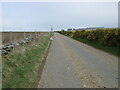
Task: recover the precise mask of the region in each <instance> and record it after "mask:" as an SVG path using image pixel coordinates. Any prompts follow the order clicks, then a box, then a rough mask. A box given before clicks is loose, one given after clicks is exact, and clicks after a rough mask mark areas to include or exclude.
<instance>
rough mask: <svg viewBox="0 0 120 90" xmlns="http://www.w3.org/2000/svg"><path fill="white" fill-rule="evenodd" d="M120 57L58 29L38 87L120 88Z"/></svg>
mask: <svg viewBox="0 0 120 90" xmlns="http://www.w3.org/2000/svg"><path fill="white" fill-rule="evenodd" d="M117 87H118V58H117V57H116V56H113V55H110V54H108V53H105V52H103V51H100V50H97V49H95V48H93V47H90V46H88V45H86V44H83V43H80V42H78V41H76V40H73V39H71V38H68V37H66V36H63V35H60V34H58V33H55V35H54V40H53V42H52V44H51V47H50V51H49V55H48V57H47V60H46V64H45V66H44V69H43V73H42V76H41V80H40V82H39V85H38V88H117Z"/></svg>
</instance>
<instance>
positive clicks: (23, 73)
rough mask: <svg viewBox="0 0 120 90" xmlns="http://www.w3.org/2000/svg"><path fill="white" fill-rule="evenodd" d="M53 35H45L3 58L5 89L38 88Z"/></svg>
mask: <svg viewBox="0 0 120 90" xmlns="http://www.w3.org/2000/svg"><path fill="white" fill-rule="evenodd" d="M51 35H53V34H51V33H50V34H49V33H44V34H43V35H41V36H38V37H36V38H35V39H34V40H33V41H32V42H30V43H29V44H24V45H22V46H18V47H16V48H15V49H14V50H13V51H12V52H11V53H9V54H7V55H5V56H2V69H3V70H2V85H3V86H2V87H3V88H37V84H38V82H39V79H40V72H41V71H40V70H41V68H42V64H43V62H44V57H45V55H46V54H47V49H48V48H47V47H49V44H50V36H51Z"/></svg>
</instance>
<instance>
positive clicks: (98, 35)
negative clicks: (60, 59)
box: [59, 28, 120, 46]
mask: <svg viewBox="0 0 120 90" xmlns="http://www.w3.org/2000/svg"><path fill="white" fill-rule="evenodd" d="M59 33H61V34H63V35H67V36H70V37H73V38H85V39H87V40H89V41H94V42H99V43H100V44H102V45H105V46H120V43H119V41H120V29H118V28H114V29H96V30H77V31H60V32H59Z"/></svg>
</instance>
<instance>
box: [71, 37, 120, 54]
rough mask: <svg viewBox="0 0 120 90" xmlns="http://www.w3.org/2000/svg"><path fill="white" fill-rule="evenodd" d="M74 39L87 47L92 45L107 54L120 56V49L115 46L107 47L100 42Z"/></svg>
mask: <svg viewBox="0 0 120 90" xmlns="http://www.w3.org/2000/svg"><path fill="white" fill-rule="evenodd" d="M72 38H73V39H75V40H77V41H80V42H82V43H85V44H87V45H90V46H92V47H94V48H97V49H100V50H103V51H105V52H108V53H110V54H113V55H116V56H120V53H119V50H120V49H119V48H118V46H113V47H112V46H105V45H101V44H100V43H99V42H94V41H89V40H87V39H85V38H74V37H72Z"/></svg>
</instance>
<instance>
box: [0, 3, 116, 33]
mask: <svg viewBox="0 0 120 90" xmlns="http://www.w3.org/2000/svg"><path fill="white" fill-rule="evenodd" d="M0 7H1V4H0ZM0 14H1V12H0ZM2 15H3V16H2V19H3V23H0V26H1V24H4V27H5V29H9V30H13V29H14V30H16V29H24V30H31V29H37V30H42V31H44V30H50V25H52V26H53V28H54V30H61V29H67V28H79V27H91V26H99V27H110V28H111V27H117V26H118V3H117V2H4V3H3V7H2ZM0 17H1V16H0Z"/></svg>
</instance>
